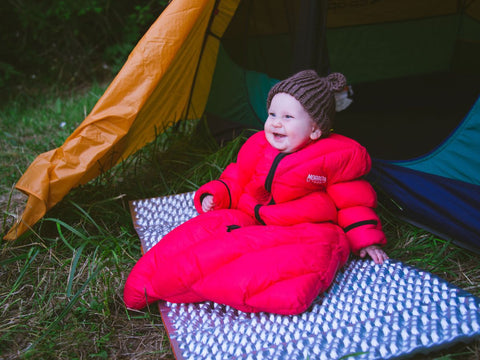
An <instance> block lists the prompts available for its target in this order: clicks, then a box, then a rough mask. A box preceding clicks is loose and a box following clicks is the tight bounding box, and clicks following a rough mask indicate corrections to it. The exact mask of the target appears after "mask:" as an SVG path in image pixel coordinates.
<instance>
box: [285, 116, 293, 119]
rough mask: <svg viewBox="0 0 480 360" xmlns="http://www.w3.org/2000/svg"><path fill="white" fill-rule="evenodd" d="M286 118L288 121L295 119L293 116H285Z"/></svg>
mask: <svg viewBox="0 0 480 360" xmlns="http://www.w3.org/2000/svg"><path fill="white" fill-rule="evenodd" d="M285 118H286V119H293V116H292V115H285Z"/></svg>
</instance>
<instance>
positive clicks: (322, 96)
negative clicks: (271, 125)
mask: <svg viewBox="0 0 480 360" xmlns="http://www.w3.org/2000/svg"><path fill="white" fill-rule="evenodd" d="M346 85H347V80H346V79H345V76H344V75H343V74H340V73H331V74H330V75H328V76H326V77H320V76H318V74H317V72H316V71H315V70H303V71H300V72H298V73H296V74H295V75H292V76H291V77H289V78H287V79H285V80H282V81H280V82H278V83H276V84H275V85H274V86H273V87H272V88H271V89H270V92H269V93H268V97H267V109H268V108H270V103H271V101H272V99H273V97H274V96H275V95H276V94H278V93H287V94H289V95H291V96H293V97H294V98H295V99H297V100H298V101H299V102H300V104H302V106H303V107H304V109H305V110H306V111H307V112H308V113H309V115H310V116H311V117H312V119H313V121H315V122H316V123H317V124H318V126H319V128H320V130H321V131H322V134H323V135H328V134H329V133H330V129H331V128H332V124H333V119H334V117H335V93H336V92H338V91H341V90H342V89H343V88H344V87H345V86H346Z"/></svg>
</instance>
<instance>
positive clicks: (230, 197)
mask: <svg viewBox="0 0 480 360" xmlns="http://www.w3.org/2000/svg"><path fill="white" fill-rule="evenodd" d="M217 181H220V182H221V183H222V184H223V185H225V187H226V188H227V191H228V200H229V202H228V209H231V208H232V194H231V193H230V188H229V187H228V185H227V183H226V182H225V181H223V180H220V179H217Z"/></svg>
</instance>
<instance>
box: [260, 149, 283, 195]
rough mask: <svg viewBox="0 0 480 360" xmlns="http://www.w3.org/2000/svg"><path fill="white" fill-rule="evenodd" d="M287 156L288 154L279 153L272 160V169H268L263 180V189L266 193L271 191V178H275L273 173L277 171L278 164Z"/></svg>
mask: <svg viewBox="0 0 480 360" xmlns="http://www.w3.org/2000/svg"><path fill="white" fill-rule="evenodd" d="M287 155H288V153H280V154H278V155H277V156H275V159H274V160H273V163H272V167H271V168H270V171H269V172H268V175H267V178H266V179H265V189H266V190H267V191H268V192H271V191H272V183H273V177H274V176H275V172H276V171H277V167H278V164H279V163H280V161H281V160H282V159H283V158H284V157H285V156H287Z"/></svg>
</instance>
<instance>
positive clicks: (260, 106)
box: [206, 46, 278, 129]
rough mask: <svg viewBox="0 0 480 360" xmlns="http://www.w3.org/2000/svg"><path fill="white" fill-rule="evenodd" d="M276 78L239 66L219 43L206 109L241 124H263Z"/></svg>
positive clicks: (247, 125) (251, 125)
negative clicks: (270, 92)
mask: <svg viewBox="0 0 480 360" xmlns="http://www.w3.org/2000/svg"><path fill="white" fill-rule="evenodd" d="M277 81H278V80H275V79H272V78H270V77H269V76H267V75H265V74H263V73H260V72H256V71H248V70H245V69H243V68H241V67H240V66H238V65H237V64H235V63H234V62H233V61H232V60H231V58H230V57H229V56H228V54H227V53H226V51H225V50H224V48H223V47H222V46H220V49H219V53H218V58H217V66H216V68H215V73H214V75H213V80H212V87H211V90H210V94H209V97H208V102H207V107H206V111H207V112H208V113H211V114H214V115H215V116H218V117H220V118H222V119H226V120H228V121H230V122H234V123H237V124H241V125H242V126H244V127H250V128H256V129H258V128H262V127H263V124H264V122H265V120H266V119H267V109H266V99H267V96H268V92H269V91H270V88H271V87H272V86H273V85H274V84H275V83H276V82H277Z"/></svg>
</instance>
